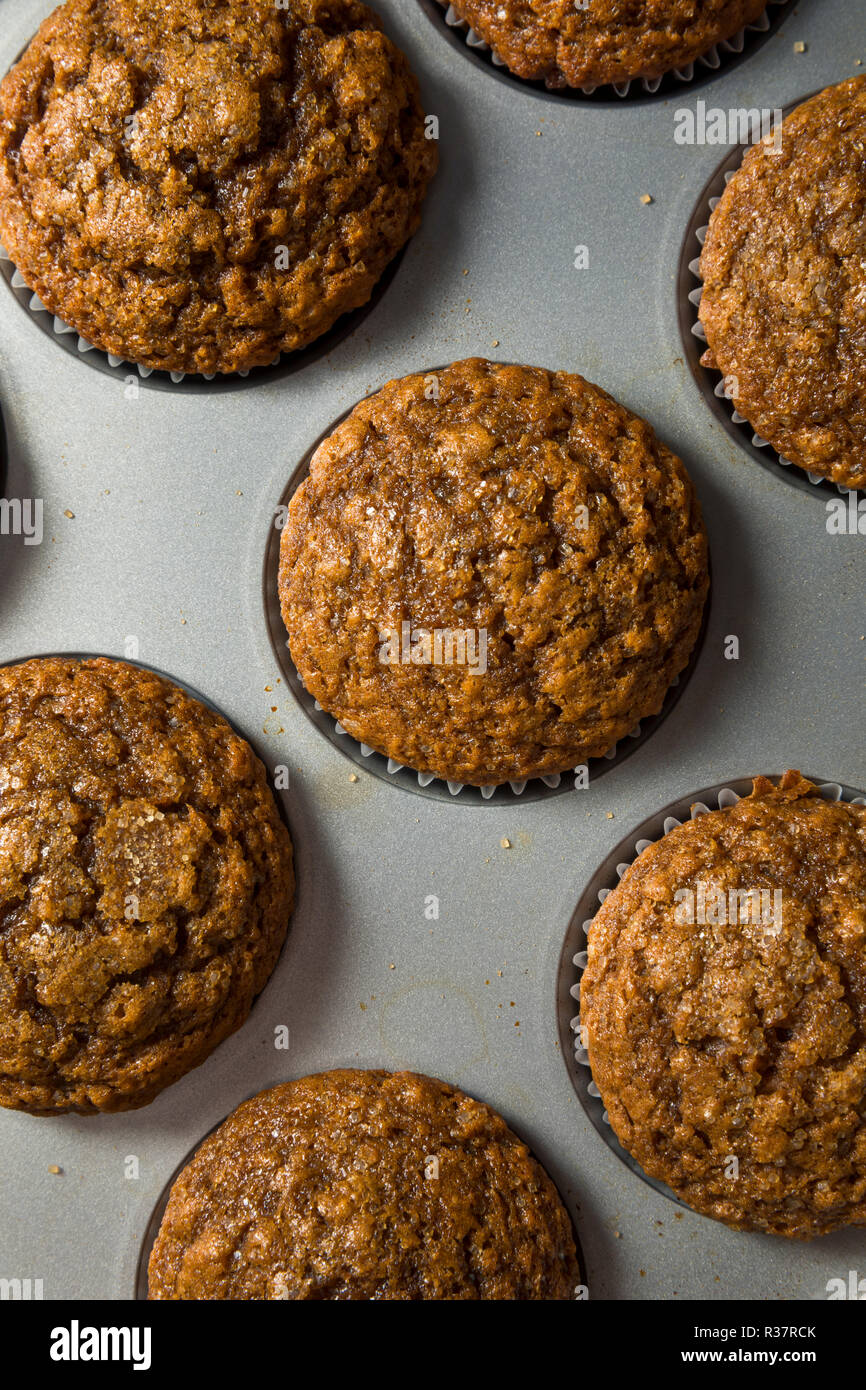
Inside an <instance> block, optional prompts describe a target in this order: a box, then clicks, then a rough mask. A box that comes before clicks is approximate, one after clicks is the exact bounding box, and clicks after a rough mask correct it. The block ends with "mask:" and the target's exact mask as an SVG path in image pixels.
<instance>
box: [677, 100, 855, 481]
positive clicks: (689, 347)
mask: <svg viewBox="0 0 866 1390" xmlns="http://www.w3.org/2000/svg"><path fill="white" fill-rule="evenodd" d="M807 100H808V97H802V98H801V100H800V101H795V102H792V103H791V105H789V106H786V107H785V108H784V110H783V112H782V115H783V118H787V117H788V116H789V115H790V114H791V112H792V111H795V110H796V109H797V107H798V106H801V105H802V103H803V102H804V101H807ZM751 148H752V146H745V147H744V146H742V145H738V146H736V147H735V148H734V149H732V150H730V151H729V152H728V154H727V155H726V156H725V158H724V159H723V160H722V162H721V164H720V165H719V166H718V168H717V169H716V171H715V173H714V174H712V175H711V177H710V179H709V181H708V182H707V184H706V186H705V187H704V189H703V192H702V193H701V196H700V198H699V199H698V202H697V204H696V206H695V210H694V212H693V213H692V216H691V219H690V221H689V225H688V228H687V229H686V235H685V238H684V240H683V245H682V250H681V252H680V269H679V279H678V285H679V289H678V293H679V319H680V335H681V337H682V340H683V345H684V347H685V350H686V359H687V361H688V363H689V366H690V367H691V369H692V373H693V375H694V377H695V380H696V381H697V383H698V386H699V387H700V389H701V394H702V395H703V396H704V399H705V400H706V401H707V403H708V405H709V406H710V408H711V410H712V412H713V414H714V415H715V416H716V418H717V420H719V422H720V423H721V424H722V425H723V426H724V429H725V432H726V433H727V434H729V435H730V436H731V437H732V438H733V439H735V440H736V441H737V443H738V444H739V445H740V447H741V448H743V449H745V450H746V452H747V453H748V454H750V455H751V457H752V458H754V459H755V460H756V462H758V463H760V464H762V465H763V467H764V468H767V469H769V470H770V472H772V473H774V474H775V475H776V476H777V477H782V478H784V479H785V481H786V482H789V483H792V484H793V485H794V486H795V487H797V488H799V489H800V490H801V491H805V492H807V493H810V494H811V495H812V496H819V497H820V496H822V494H823V495H826V494H830V495H831V496H833V497H839V496H841V497H847V496H848V495H849V494H851V493H854V492H856V489H854V488H850V487H846V486H845V485H844V484H843V483H835V482H833V481H832V479H830V478H827V477H826V476H825V475H824V474H823V473H810V472H808V471H807V470H806V469H804V468H801V467H800V466H799V465H798V464H795V463H792V462H791V460H790V459H786V458H784V457H783V455H781V454H780V453H779V452H778V451H777V450H776V449H774V447H773V445H772V444H770V443H769V442H768V441H767V440H766V439H763V438H762V437H761V435H759V434H758V433H757V431H756V430H755V429H753V427H752V425H750V424H749V421H748V420H747V419H746V417H745V416H744V415H741V414H740V412H739V411H738V410H737V409H736V406H735V405H734V403H733V401H732V400H731V398H730V395H729V393H728V391H727V390H726V388H725V379H724V376H723V374H722V373H721V372H720V371H718V370H717V369H716V368H715V367H705V366H703V364H702V363H701V357H702V355H703V353H704V351H705V350H706V347H707V335H706V332H705V331H704V326H703V324H702V323H701V321H700V318H699V316H698V311H699V308H700V303H701V298H702V296H703V281H702V279H701V252H702V250H703V246H704V242H705V241H706V238H707V233H708V231H709V224H710V218H711V217H712V214H713V213H714V212H715V210H716V208H717V207H718V205H719V203H720V202H721V199H722V194H723V193H724V191H725V189H726V188H727V186H728V184H729V183H730V181H731V179H732V178H733V177H734V175H735V174H736V173H737V171H738V170H739V169H740V167H741V165H742V163H743V160H744V158H745V156H746V154H747V153H748V151H749V149H751Z"/></svg>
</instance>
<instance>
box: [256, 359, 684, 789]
mask: <svg viewBox="0 0 866 1390" xmlns="http://www.w3.org/2000/svg"><path fill="white" fill-rule="evenodd" d="M443 370H444V368H443V367H441V366H440V367H429V368H427V371H428V372H433V373H435V372H437V371H440V372H441V371H443ZM375 394H377V392H371V395H375ZM365 399H367V400H369V399H370V397H369V396H367V397H365ZM356 404H357V402H356ZM354 409H355V405H352V406H350V407H349V409H348V410H345V411H344V412H343V413H342V415H340V416H338V418H337V419H336V420H334V421H333V423H332V424H330V425H329V426H328V428H327V429H326V430H324V431H323V432H322V434H320V435H319V438H318V439H317V440H316V442H315V444H313V445H312V446H311V448H310V449H308V450H307V453H306V454H305V455H304V457H303V459H302V460H301V462H300V464H299V465H298V467H297V468H296V469H295V472H294V473H293V474H292V477H291V479H290V480H289V483H288V484H287V486H286V488H285V489H284V491H283V493H282V495H281V497H280V499H279V501H278V503H277V506H276V507H275V508H274V514H273V516H272V520H271V525H270V528H269V533H268V540H267V544H266V547H265V559H264V568H263V573H262V596H263V601H264V609H265V621H266V623H267V628H268V635H269V637H270V641H271V646H272V648H273V651H274V655H275V657H276V659H277V664H278V666H279V668H280V672H281V674H282V676H283V678H284V679H285V681H286V683H287V685H288V686H289V689H290V690H291V692H292V694H293V695H294V697H295V699H296V700H297V702H298V704H299V705H300V707H301V709H302V710H303V711H304V713H305V714H306V716H307V718H308V719H309V720H310V721H311V723H313V724H314V725H315V726H316V728H317V729H318V730H319V732H320V733H322V734H324V736H325V738H326V739H327V740H328V742H329V743H330V744H331V745H332V746H333V747H334V748H336V749H337V750H338V751H339V752H340V753H342V754H343V755H344V756H345V757H347V758H348V759H349V761H350V762H353V763H354V764H355V765H356V767H360V768H362V769H363V770H364V772H370V773H372V774H373V775H374V776H375V777H378V778H379V779H380V780H381V781H383V782H388V783H390V784H391V785H392V786H398V787H402V788H403V789H404V790H405V791H409V792H414V793H416V794H418V795H420V796H426V797H429V798H431V799H433V800H436V801H450V802H454V801H459V803H460V804H461V805H468V804H471V805H501V804H502V803H503V802H506V801H517V800H520V801H521V802H522V803H523V804H527V803H528V802H531V801H541V800H546V799H547V798H548V797H552V796H561V795H563V794H564V793H565V792H586V791H587V790H588V788H587V787H585V786H584V785H583V776H582V768H583V766H586V767H587V768H588V781H589V789H591V788H592V786H593V785H594V783H595V782H597V781H598V779H599V778H600V777H602V776H603V775H604V774H605V773H606V772H608V771H610V769H611V768H613V767H617V766H619V764H620V763H623V762H625V760H626V759H627V758H629V757H631V755H632V753H634V752H635V751H636V750H637V749H638V748H640V747H641V745H642V744H643V743H644V742H645V741H646V740H647V739H648V738H649V737H650V736H651V735H652V734H653V733H655V731H656V729H658V728H659V727H660V725H661V724H663V723H664V721H665V720H666V719H667V717H668V715H669V714H671V712H672V711H673V710H674V708H675V707H676V705H677V703H678V701H679V699H680V696H681V695H682V693H683V691H684V690H685V688H686V686H687V685H688V683H689V680H690V679H691V677H692V675H693V673H694V670H695V667H696V666H697V663H698V661H699V659H700V654H701V650H702V648H703V645H704V639H705V637H706V632H707V625H708V622H709V615H710V603H711V598H712V582H711V583H710V592H709V593H708V595H707V600H706V604H705V606H704V613H703V619H702V622H701V628H700V631H699V633H698V636H697V639H696V641H695V645H694V647H693V649H692V652H691V655H690V656H689V660H688V664H687V665H686V666H685V668H684V669H683V670H682V671H681V672H680V674H679V675H678V676H675V677H674V679H673V681H672V682H671V684H670V686H669V687H668V690H667V692H666V694H665V698H664V702H663V704H662V707H661V709H660V710H659V712H658V714H653V715H647V716H645V717H644V718H643V719H641V720H640V721H639V722H638V723H637V724H635V726H634V728H632V729H630V730H629V732H628V733H627V734H626V735H625V737H624V738H621V739H620V740H619V741H618V742H617V743H615V744H614V745H613V747H612V748H609V749H608V750H607V752H606V753H604V754H603V755H602V756H601V757H596V758H588V759H586V762H585V764H579V765H578V766H576V767H574V768H570V769H568V770H566V771H563V772H554V773H549V774H547V775H545V776H543V777H533V778H528V779H525V780H523V781H507V782H497V783H490V784H489V785H487V786H482V787H476V786H471V785H469V784H468V783H464V782H457V781H449V780H447V779H444V778H441V777H437V776H436V775H435V774H434V773H432V772H419V771H417V769H415V768H411V767H407V766H406V765H405V764H403V763H398V762H397V761H395V759H393V758H389V757H387V756H386V755H385V754H382V753H378V752H377V751H376V749H375V748H371V747H370V746H369V744H366V743H361V742H360V741H359V740H357V739H355V738H353V737H352V735H351V734H350V733H348V732H347V731H346V729H344V728H343V726H342V725H341V724H340V722H339V720H337V719H335V718H334V717H333V715H330V714H328V712H327V710H325V709H324V708H323V707H322V706H321V705H320V704H319V702H318V700H316V699H315V698H314V696H312V695H311V694H310V692H309V691H308V690H307V688H306V686H305V685H304V683H303V681H302V680H301V676H300V674H299V672H298V669H297V667H296V666H295V664H294V662H293V661H292V657H291V653H290V651H289V643H288V634H287V633H286V628H285V624H284V623H283V618H282V613H281V612H280V600H279V592H278V579H279V567H280V539H281V536H282V531H281V530H280V529H279V528H278V527H277V525H276V524H275V522H274V517H275V516H276V515H279V514H280V513H281V511H282V509H283V508H286V507H288V504H289V502H290V501H291V499H292V497H293V496H294V494H295V492H296V491H297V489H298V488H299V487H300V485H301V483H302V482H303V481H304V479H305V478H306V477H307V475H308V473H309V469H310V463H311V461H312V459H313V456H314V454H315V453H316V451H317V450H318V448H319V446H320V445H321V444H322V443H323V442H324V441H325V440H326V439H327V438H328V437H329V436H330V435H331V434H332V433H333V432H334V430H335V429H336V428H337V426H338V425H340V424H342V422H343V421H344V420H345V419H347V418H348V416H349V415H351V413H352V411H353V410H354ZM578 774H581V775H580V776H579V775H578Z"/></svg>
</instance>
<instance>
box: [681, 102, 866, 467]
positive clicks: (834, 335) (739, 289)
mask: <svg viewBox="0 0 866 1390" xmlns="http://www.w3.org/2000/svg"><path fill="white" fill-rule="evenodd" d="M864 151H866V77H856V78H853V79H852V80H851V81H850V82H843V83H841V84H840V85H839V86H838V87H830V88H828V89H827V90H826V91H824V92H821V93H819V94H818V96H815V97H813V98H812V99H811V100H810V101H807V102H804V104H803V105H802V106H799V107H798V108H797V110H796V111H794V112H793V113H792V114H791V115H790V116H788V118H787V119H786V120H785V122H784V123H783V126H782V136H781V151H780V152H779V153H776V151H775V150H774V147H773V145H772V144H767V145H764V144H761V145H756V146H755V147H754V148H753V149H751V150H749V152H748V154H747V155H746V157H745V159H744V161H743V165H742V167H741V168H740V169H739V170H738V171H737V173H736V174H735V175H734V177H733V178H732V179H731V181H730V183H729V184H728V187H727V188H726V190H725V193H724V195H723V197H722V200H721V202H720V203H719V205H718V207H717V208H716V210H715V211H714V213H713V215H712V217H711V219H710V229H709V233H708V235H707V239H706V243H705V245H704V250H703V254H702V256H701V277H702V279H703V282H704V289H703V295H702V297H701V304H700V318H701V322H702V323H703V325H704V328H705V330H706V335H707V343H708V344H709V347H708V350H707V352H706V353H705V354H704V358H703V361H704V365H705V366H708V367H714V368H716V369H717V370H718V371H720V372H722V373H723V375H724V376H725V377H726V378H727V379H728V381H729V386H730V389H731V397H732V400H733V402H734V404H735V405H736V407H737V410H738V411H739V412H740V414H741V415H744V416H745V418H746V419H747V420H748V421H749V423H750V424H751V425H752V426H753V427H754V429H755V430H757V432H758V434H759V435H761V437H762V438H763V439H766V440H768V442H769V443H770V444H772V445H773V447H774V448H775V449H776V450H777V451H778V452H779V453H780V454H781V455H782V456H783V457H784V458H787V459H789V460H790V461H791V462H792V463H796V464H797V465H798V466H799V467H800V468H805V469H808V470H809V471H810V472H813V473H820V474H823V475H824V476H825V477H827V478H830V479H832V481H833V482H835V483H839V484H842V485H843V486H847V487H853V488H862V487H866V313H864V304H866V259H864V254H863V248H864V246H866V154H864Z"/></svg>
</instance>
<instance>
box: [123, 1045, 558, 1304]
mask: <svg viewBox="0 0 866 1390" xmlns="http://www.w3.org/2000/svg"><path fill="white" fill-rule="evenodd" d="M579 1279H580V1272H579V1269H578V1265H577V1256H576V1252H575V1246H574V1238H573V1233H572V1228H571V1222H570V1220H569V1217H568V1214H567V1212H566V1210H565V1208H564V1207H563V1205H562V1202H561V1201H560V1199H559V1196H558V1194H557V1191H556V1188H555V1187H554V1185H553V1183H552V1182H551V1180H550V1178H549V1177H548V1176H547V1174H546V1173H545V1171H544V1169H543V1168H542V1167H541V1165H540V1164H539V1163H537V1162H536V1160H535V1159H534V1158H533V1157H532V1155H531V1154H530V1152H529V1150H528V1149H527V1147H526V1145H525V1144H523V1143H522V1142H521V1140H519V1139H518V1138H517V1136H516V1135H515V1134H513V1133H512V1132H511V1130H510V1129H509V1128H508V1127H507V1125H506V1124H505V1121H504V1120H503V1119H502V1118H501V1117H500V1116H499V1115H497V1114H496V1113H495V1111H493V1110H491V1109H490V1108H489V1107H488V1106H486V1105H483V1104H482V1103H481V1102H480V1101H476V1100H472V1099H470V1097H469V1096H466V1095H463V1094H462V1092H460V1091H457V1090H455V1089H454V1088H453V1087H451V1086H448V1085H446V1084H445V1083H444V1082H442V1081H436V1080H433V1079H432V1078H430V1077H427V1076H417V1075H415V1074H413V1073H412V1072H398V1073H388V1072H383V1071H331V1072H323V1073H320V1074H319V1075H317V1076H307V1077H304V1078H303V1079H302V1080H300V1081H292V1082H289V1083H288V1084H287V1085H284V1086H277V1087H275V1088H274V1089H273V1090H270V1091H263V1092H261V1094H259V1095H257V1096H254V1097H253V1099H252V1100H248V1101H246V1102H245V1103H244V1104H243V1105H241V1106H240V1107H239V1109H237V1110H236V1111H235V1112H234V1114H233V1115H230V1116H229V1118H228V1119H227V1120H226V1121H225V1123H224V1124H223V1125H221V1126H220V1128H219V1129H218V1130H217V1131H216V1132H215V1133H214V1134H212V1135H210V1137H209V1138H207V1139H206V1140H205V1141H204V1143H203V1144H202V1145H201V1147H200V1148H199V1150H198V1151H197V1153H196V1154H195V1157H194V1158H193V1159H192V1160H191V1161H190V1163H188V1164H187V1166H186V1167H185V1168H184V1170H183V1172H182V1173H181V1175H180V1177H179V1178H178V1179H177V1181H176V1182H175V1183H174V1186H173V1187H172V1190H171V1196H170V1198H169V1203H168V1207H167V1209H166V1212H165V1216H164V1217H163V1220H162V1225H161V1226H160V1230H159V1234H158V1236H157V1239H156V1243H155V1245H154V1248H153V1251H152V1253H151V1257H150V1267H149V1297H150V1298H151V1299H272V1298H283V1299H286V1298H288V1299H293V1300H295V1299H318V1300H325V1299H334V1300H338V1299H339V1300H342V1299H388V1300H392V1299H393V1300H418V1299H568V1298H573V1297H574V1296H575V1292H576V1287H577V1284H578V1281H579Z"/></svg>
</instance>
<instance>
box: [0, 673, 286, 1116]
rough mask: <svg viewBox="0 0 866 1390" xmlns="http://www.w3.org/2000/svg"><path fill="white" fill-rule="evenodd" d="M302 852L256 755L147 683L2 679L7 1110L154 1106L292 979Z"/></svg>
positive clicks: (164, 685) (32, 676) (202, 714)
mask: <svg viewBox="0 0 866 1390" xmlns="http://www.w3.org/2000/svg"><path fill="white" fill-rule="evenodd" d="M293 890H294V877H293V872H292V847H291V843H290V840H289V835H288V832H287V830H286V828H285V826H284V825H283V822H282V820H281V819H280V816H279V814H278V811H277V808H276V805H275V803H274V799H273V797H272V795H271V793H270V790H269V788H268V785H267V781H266V778H265V773H264V768H263V767H262V765H261V763H260V762H259V760H258V759H257V758H256V757H255V755H254V753H253V752H252V749H251V748H250V746H249V744H248V743H246V742H245V741H244V740H243V739H242V738H240V737H239V736H238V735H237V734H235V733H234V731H233V730H232V729H231V728H230V727H229V725H228V724H227V723H226V721H225V720H224V719H222V718H221V717H220V716H219V715H217V714H215V713H213V711H211V710H209V709H207V708H206V707H205V706H204V705H202V704H201V703H199V701H197V700H193V699H192V698H191V697H190V696H189V695H187V694H186V693H185V692H184V691H182V690H180V689H179V688H178V687H177V686H175V685H171V684H170V683H169V682H168V681H165V680H163V679H162V678H161V677H159V676H157V675H155V674H153V673H152V672H149V671H143V670H140V669H139V668H137V667H132V666H127V665H125V664H124V663H122V662H119V661H110V660H107V659H106V658H96V659H92V660H85V661H79V660H75V659H73V658H68V657H47V658H43V659H37V660H33V661H28V662H26V663H24V664H23V665H21V666H7V667H4V668H2V669H0V1105H5V1106H9V1107H10V1108H12V1109H18V1110H29V1111H31V1112H32V1113H35V1114H56V1113H58V1112H61V1111H66V1110H77V1111H79V1112H81V1113H88V1112H92V1111H96V1110H127V1109H131V1108H134V1107H136V1106H139V1105H145V1104H147V1103H148V1102H149V1101H151V1100H152V1099H153V1098H154V1096H155V1095H156V1094H157V1093H158V1092H159V1091H161V1090H162V1089H163V1087H164V1086H167V1085H169V1083H170V1082H172V1081H176V1080H177V1079H178V1078H179V1077H180V1076H182V1075H183V1074H184V1073H185V1072H187V1071H189V1070H190V1068H192V1067H195V1066H198V1065H199V1063H200V1062H203V1061H204V1059H205V1058H206V1057H207V1056H208V1054H209V1053H210V1052H211V1051H212V1050H213V1048H214V1047H216V1045H217V1043H219V1042H221V1041H222V1039H223V1038H226V1037H228V1035H229V1034H230V1033H233V1032H234V1031H235V1029H236V1028H238V1027H240V1025H241V1024H242V1023H243V1021H244V1019H245V1018H246V1016H247V1014H248V1013H249V1010H250V1007H251V1005H252V1002H253V999H254V998H255V996H256V995H257V994H258V993H259V992H260V990H262V989H263V988H264V985H265V983H266V981H267V979H268V976H269V975H270V973H271V970H272V969H273V967H274V965H275V964H276V960H277V957H278V955H279V952H280V947H281V946H282V943H283V940H284V938H285V935H286V929H287V924H288V919H289V914H290V912H291V908H292V899H293Z"/></svg>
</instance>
